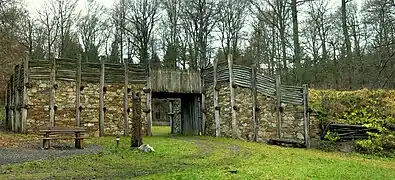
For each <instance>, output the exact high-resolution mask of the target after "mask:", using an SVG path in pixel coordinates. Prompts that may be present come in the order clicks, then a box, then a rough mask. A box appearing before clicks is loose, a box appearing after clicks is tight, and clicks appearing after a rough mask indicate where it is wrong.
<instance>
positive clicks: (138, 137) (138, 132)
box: [131, 92, 143, 147]
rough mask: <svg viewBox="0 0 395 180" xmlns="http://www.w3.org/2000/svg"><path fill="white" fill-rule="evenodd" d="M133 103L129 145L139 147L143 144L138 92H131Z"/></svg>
mask: <svg viewBox="0 0 395 180" xmlns="http://www.w3.org/2000/svg"><path fill="white" fill-rule="evenodd" d="M132 98H133V105H132V113H133V117H132V118H133V121H132V123H133V124H132V128H133V136H132V140H131V147H139V146H141V145H142V144H143V135H142V125H141V99H140V93H139V92H137V93H133V95H132Z"/></svg>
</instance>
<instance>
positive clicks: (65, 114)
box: [27, 79, 146, 136]
mask: <svg viewBox="0 0 395 180" xmlns="http://www.w3.org/2000/svg"><path fill="white" fill-rule="evenodd" d="M30 83H31V84H32V87H31V88H29V91H28V107H29V109H28V117H27V129H28V131H29V132H37V130H38V128H39V127H40V126H49V97H50V95H49V94H50V85H49V84H50V82H49V80H34V79H33V80H31V81H30ZM56 84H57V86H58V88H57V89H56V93H55V106H56V111H55V126H69V127H72V126H75V116H76V112H75V99H76V83H75V82H72V81H59V80H57V81H56ZM81 86H83V90H82V91H81V96H80V98H81V99H80V106H81V126H83V127H86V128H87V131H88V134H89V135H91V136H98V135H99V109H100V107H99V104H100V85H99V83H82V84H81ZM105 87H106V92H105V93H104V107H105V113H104V128H105V129H104V132H105V134H106V135H122V134H123V132H124V120H123V94H124V89H123V88H124V85H123V84H107V85H105ZM128 87H129V88H130V93H129V94H128V105H129V110H130V112H129V128H130V130H129V132H130V133H132V132H131V129H132V127H131V124H132V116H133V112H132V104H133V101H132V94H133V93H132V92H139V94H140V98H141V106H142V109H141V111H142V112H141V116H142V117H141V121H142V126H143V133H145V131H146V122H145V117H146V114H145V113H144V112H143V110H144V108H145V107H146V103H145V102H146V95H145V94H144V93H143V92H142V90H143V87H144V85H143V84H130V85H129V86H128Z"/></svg>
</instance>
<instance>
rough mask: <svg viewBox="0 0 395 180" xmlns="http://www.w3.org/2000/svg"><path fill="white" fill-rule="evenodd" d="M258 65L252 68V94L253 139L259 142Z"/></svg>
mask: <svg viewBox="0 0 395 180" xmlns="http://www.w3.org/2000/svg"><path fill="white" fill-rule="evenodd" d="M256 89H257V87H256V65H255V64H254V65H253V67H252V68H251V94H252V125H253V126H252V128H253V129H252V139H253V141H256V140H257V135H258V118H257V115H256V104H257V97H256V96H257V91H256Z"/></svg>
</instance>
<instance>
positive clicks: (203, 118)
mask: <svg viewBox="0 0 395 180" xmlns="http://www.w3.org/2000/svg"><path fill="white" fill-rule="evenodd" d="M189 77H191V76H189ZM202 79H203V77H200V80H199V82H201V83H202V86H204V81H202ZM194 82H198V81H196V80H195V81H189V83H191V86H192V85H193V83H194ZM195 88H196V87H191V88H190V90H191V91H193V90H196V89H195ZM194 101H196V102H195V104H194V105H196V103H197V99H196V98H195V99H194ZM205 102H206V94H205V93H202V95H201V101H200V109H201V110H202V111H201V126H200V127H201V133H202V134H203V135H206V112H207V111H206V104H205ZM198 109H199V108H195V113H193V114H194V116H197V114H198V112H196V111H197V110H198ZM194 119H195V120H196V121H197V119H198V118H197V117H195V118H194ZM196 123H197V124H198V122H196Z"/></svg>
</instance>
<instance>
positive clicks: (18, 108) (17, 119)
mask: <svg viewBox="0 0 395 180" xmlns="http://www.w3.org/2000/svg"><path fill="white" fill-rule="evenodd" d="M17 66H18V73H17V76H16V77H17V81H16V88H15V106H16V108H15V109H16V111H15V132H20V128H21V127H20V125H21V94H20V87H21V68H22V67H21V66H22V65H21V64H18V65H17Z"/></svg>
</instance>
